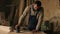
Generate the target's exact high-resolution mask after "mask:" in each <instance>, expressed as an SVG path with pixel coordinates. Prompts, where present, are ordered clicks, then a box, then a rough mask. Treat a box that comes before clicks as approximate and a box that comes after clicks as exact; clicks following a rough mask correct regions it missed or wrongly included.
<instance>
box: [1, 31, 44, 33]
mask: <svg viewBox="0 0 60 34" xmlns="http://www.w3.org/2000/svg"><path fill="white" fill-rule="evenodd" d="M0 34H33V33H32V32H22V33H16V32H4V31H0ZM34 34H45V33H43V32H37V33H34Z"/></svg>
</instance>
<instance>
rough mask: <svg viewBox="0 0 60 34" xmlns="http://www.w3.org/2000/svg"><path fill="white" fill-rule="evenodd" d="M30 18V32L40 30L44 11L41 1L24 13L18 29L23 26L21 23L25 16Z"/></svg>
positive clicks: (26, 9)
mask: <svg viewBox="0 0 60 34" xmlns="http://www.w3.org/2000/svg"><path fill="white" fill-rule="evenodd" d="M27 14H28V16H29V18H28V29H29V30H30V31H33V30H36V31H38V30H39V29H40V25H41V23H42V22H43V16H44V10H43V7H41V2H40V1H35V2H34V3H33V4H32V5H30V6H27V7H26V8H25V10H24V12H23V14H22V15H21V16H20V17H19V22H18V24H17V25H16V28H17V27H18V26H20V25H21V21H22V19H23V18H24V17H25V16H27Z"/></svg>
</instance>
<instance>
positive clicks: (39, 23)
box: [36, 8, 44, 31]
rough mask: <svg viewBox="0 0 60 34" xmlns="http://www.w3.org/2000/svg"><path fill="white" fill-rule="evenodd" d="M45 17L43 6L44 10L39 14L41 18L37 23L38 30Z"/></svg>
mask: <svg viewBox="0 0 60 34" xmlns="http://www.w3.org/2000/svg"><path fill="white" fill-rule="evenodd" d="M43 18H44V9H43V8H42V12H41V13H40V15H39V18H38V23H37V25H36V30H37V31H38V30H39V28H40V26H41V24H42V22H43Z"/></svg>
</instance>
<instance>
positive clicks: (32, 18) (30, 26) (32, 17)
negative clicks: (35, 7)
mask: <svg viewBox="0 0 60 34" xmlns="http://www.w3.org/2000/svg"><path fill="white" fill-rule="evenodd" d="M36 17H37V14H36V15H31V11H30V13H29V21H28V29H29V30H30V31H31V30H34V29H35V28H36V25H37V22H38V19H37V18H36Z"/></svg>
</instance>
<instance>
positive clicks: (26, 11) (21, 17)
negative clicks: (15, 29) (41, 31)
mask: <svg viewBox="0 0 60 34" xmlns="http://www.w3.org/2000/svg"><path fill="white" fill-rule="evenodd" d="M28 11H29V7H26V8H25V10H24V12H23V14H22V15H21V16H20V17H19V21H18V24H17V25H20V24H21V21H22V19H23V18H24V17H25V16H26V15H27V14H28Z"/></svg>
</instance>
